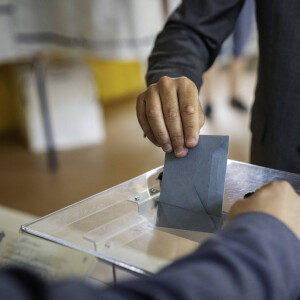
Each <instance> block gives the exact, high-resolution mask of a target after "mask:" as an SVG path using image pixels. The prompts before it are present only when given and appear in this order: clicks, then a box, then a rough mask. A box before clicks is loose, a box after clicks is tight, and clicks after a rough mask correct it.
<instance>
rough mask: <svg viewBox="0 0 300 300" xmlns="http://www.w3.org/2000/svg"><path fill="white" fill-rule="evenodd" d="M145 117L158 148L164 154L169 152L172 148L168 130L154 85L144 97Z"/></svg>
mask: <svg viewBox="0 0 300 300" xmlns="http://www.w3.org/2000/svg"><path fill="white" fill-rule="evenodd" d="M145 102H146V116H147V120H148V122H149V125H150V127H151V130H152V133H153V135H154V137H155V139H156V141H157V142H158V144H159V146H160V147H162V148H163V150H164V151H165V152H171V151H172V146H171V141H170V137H169V134H168V130H167V127H166V124H165V121H164V116H163V112H162V106H161V99H160V95H159V91H158V89H157V87H156V86H155V85H152V86H150V87H149V88H148V91H147V93H146V95H145Z"/></svg>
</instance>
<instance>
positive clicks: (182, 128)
mask: <svg viewBox="0 0 300 300" xmlns="http://www.w3.org/2000/svg"><path fill="white" fill-rule="evenodd" d="M136 110H137V117H138V120H139V123H140V125H141V127H142V129H143V131H144V133H145V134H146V136H147V137H148V138H149V140H150V141H151V142H153V143H154V144H156V145H157V146H160V147H162V149H163V150H164V151H165V152H171V151H174V152H175V155H176V156H177V157H184V156H185V155H186V154H187V152H188V148H191V147H194V146H196V145H197V143H198V139H199V131H200V127H202V125H203V123H204V116H203V112H202V110H201V107H200V104H199V99H198V90H197V87H196V86H195V84H194V83H193V82H192V81H191V80H190V79H188V78H185V77H181V78H169V77H166V76H165V77H162V78H161V79H160V80H159V82H158V83H157V84H153V85H151V86H149V88H148V89H147V91H145V92H144V93H143V94H141V95H140V96H139V97H138V101H137V106H136Z"/></svg>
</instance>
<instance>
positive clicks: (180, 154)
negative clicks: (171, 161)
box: [175, 146, 186, 157]
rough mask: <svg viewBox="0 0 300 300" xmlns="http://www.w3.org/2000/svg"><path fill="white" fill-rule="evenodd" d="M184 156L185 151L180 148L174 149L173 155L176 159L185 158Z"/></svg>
mask: <svg viewBox="0 0 300 300" xmlns="http://www.w3.org/2000/svg"><path fill="white" fill-rule="evenodd" d="M185 154H186V149H185V148H183V147H182V146H180V147H178V148H176V149H175V155H176V156H177V157H182V156H185Z"/></svg>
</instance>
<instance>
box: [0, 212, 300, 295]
mask: <svg viewBox="0 0 300 300" xmlns="http://www.w3.org/2000/svg"><path fill="white" fill-rule="evenodd" d="M299 253H300V242H299V240H298V239H297V237H296V236H295V235H294V234H293V233H292V232H291V231H290V230H289V229H288V228H287V227H286V226H285V225H284V224H283V223H281V222H280V221H278V220H277V219H275V218H273V217H271V216H270V215H266V214H262V213H247V214H242V215H240V216H238V217H236V218H235V219H234V220H233V221H232V222H231V223H230V224H229V225H227V227H226V228H225V229H224V230H223V231H222V232H221V233H219V234H217V235H215V236H214V237H213V238H211V239H210V240H209V241H207V242H206V243H205V244H204V245H203V246H201V247H200V248H199V249H198V250H197V251H196V252H195V253H193V254H192V255H190V256H187V257H186V258H183V259H182V260H180V261H178V262H176V263H174V264H172V265H171V266H169V267H167V268H166V269H164V270H162V271H161V272H160V273H158V274H157V275H155V276H153V277H152V278H149V279H145V280H139V281H131V282H126V283H123V284H120V285H118V286H117V287H112V288H108V289H105V290H100V289H97V288H96V287H95V286H89V285H87V284H86V283H83V282H79V281H68V282H60V283H57V284H54V285H53V284H52V285H50V284H45V282H43V281H42V280H41V279H39V278H37V277H35V276H33V275H31V274H28V275H27V276H24V272H23V271H20V270H15V271H11V272H9V273H5V272H2V274H1V272H0V296H1V293H2V296H3V297H4V296H6V297H9V296H14V298H15V299H23V298H22V297H21V296H20V295H23V296H24V295H26V296H28V297H30V295H39V299H44V298H46V297H47V299H64V300H67V299H74V298H75V297H78V298H82V299H115V300H117V299H120V300H121V299H132V300H134V299H159V300H171V299H172V300H174V299H180V300H183V299H205V300H210V299H222V300H227V299H228V300H229V299H230V300H234V299H239V300H240V299H243V300H248V299H249V300H253V299H255V300H261V299H267V300H270V299H272V300H273V299H274V300H276V299H278V300H282V299H289V300H292V299H298V297H299V295H300V280H299V278H300V255H299ZM25 275H26V274H25ZM25 279H26V280H25ZM3 293H4V294H3Z"/></svg>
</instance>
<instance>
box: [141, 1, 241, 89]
mask: <svg viewBox="0 0 300 300" xmlns="http://www.w3.org/2000/svg"><path fill="white" fill-rule="evenodd" d="M243 3H244V0H183V2H182V4H181V5H180V6H179V8H178V9H177V10H176V11H175V12H174V13H173V14H172V15H171V17H170V18H169V20H168V21H167V23H166V25H165V27H164V29H163V31H162V32H161V33H160V34H159V35H158V37H157V39H156V42H155V46H154V48H153V50H152V53H151V55H150V57H149V62H148V72H147V76H146V79H147V84H148V85H150V84H152V83H155V82H157V81H158V80H159V79H160V78H161V77H162V76H169V77H180V76H186V77H188V78H190V79H191V80H192V81H194V83H195V84H196V86H197V87H198V88H200V86H201V83H202V74H203V72H204V71H205V70H207V69H208V68H209V67H210V65H211V64H212V63H213V61H214V60H215V58H216V56H217V54H218V53H219V50H220V47H221V45H222V43H223V41H224V40H225V39H226V37H228V36H229V34H230V33H231V32H232V31H233V29H234V25H235V22H236V20H237V17H238V14H239V12H240V10H241V8H242V6H243Z"/></svg>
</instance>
